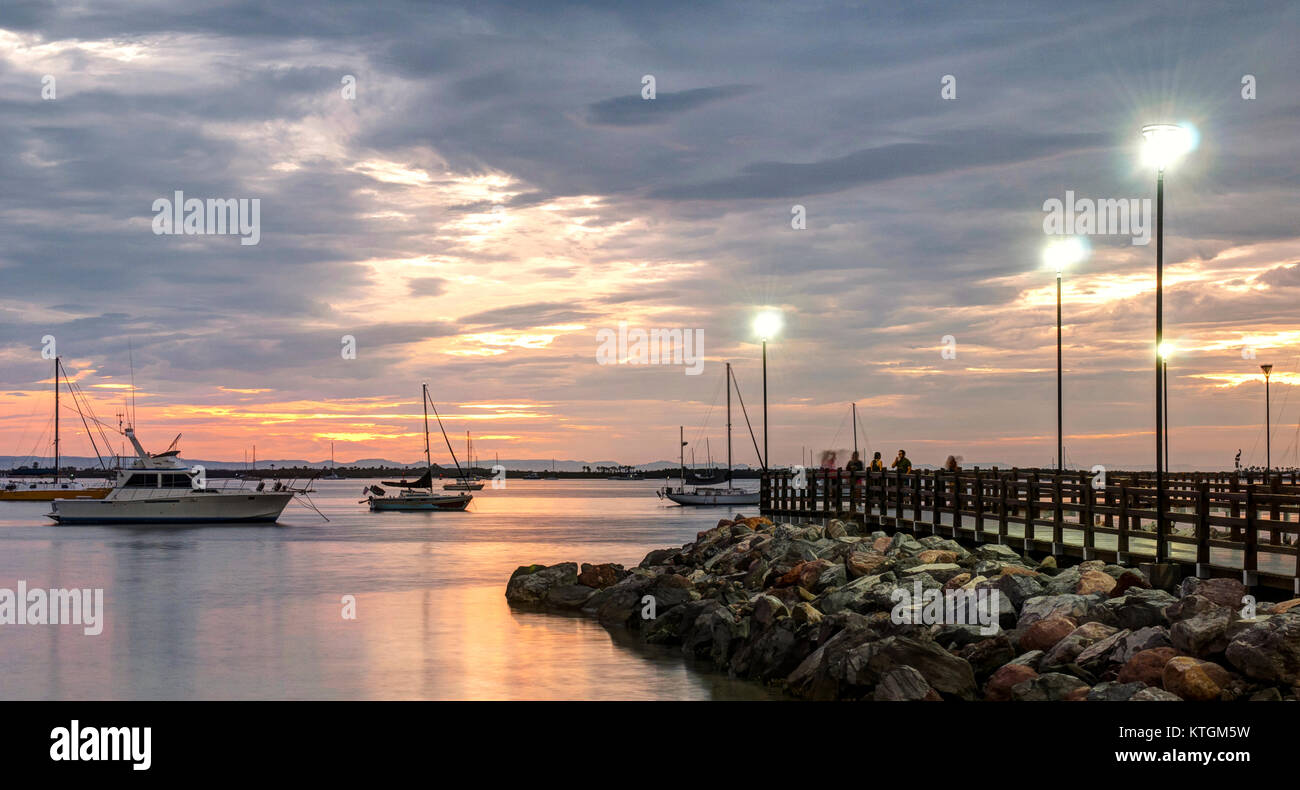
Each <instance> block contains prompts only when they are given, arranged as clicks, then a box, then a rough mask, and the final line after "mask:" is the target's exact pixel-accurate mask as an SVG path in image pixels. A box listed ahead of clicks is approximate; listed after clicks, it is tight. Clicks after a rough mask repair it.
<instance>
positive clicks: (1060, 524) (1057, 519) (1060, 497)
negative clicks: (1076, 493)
mask: <svg viewBox="0 0 1300 790" xmlns="http://www.w3.org/2000/svg"><path fill="white" fill-rule="evenodd" d="M1052 502H1053V504H1054V505H1055V512H1054V514H1053V518H1052V554H1053V555H1057V554H1060V553H1061V552H1062V551H1063V550H1064V547H1065V492H1064V489H1063V488H1062V484H1061V476H1060V475H1052Z"/></svg>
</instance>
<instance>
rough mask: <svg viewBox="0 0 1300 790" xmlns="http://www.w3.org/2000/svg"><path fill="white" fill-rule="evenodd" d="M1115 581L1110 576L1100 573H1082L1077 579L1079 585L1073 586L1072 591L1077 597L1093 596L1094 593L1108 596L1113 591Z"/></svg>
mask: <svg viewBox="0 0 1300 790" xmlns="http://www.w3.org/2000/svg"><path fill="white" fill-rule="evenodd" d="M1115 587H1116V581H1115V580H1114V579H1113V578H1111V576H1110V574H1108V573H1102V572H1101V571H1084V572H1083V575H1082V576H1080V577H1079V583H1078V584H1077V585H1075V587H1074V591H1075V593H1077V594H1079V595H1093V594H1095V593H1102V594H1103V595H1105V594H1108V593H1109V592H1110V591H1111V590H1113V589H1115Z"/></svg>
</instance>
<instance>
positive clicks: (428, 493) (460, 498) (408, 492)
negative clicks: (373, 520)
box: [361, 384, 474, 511]
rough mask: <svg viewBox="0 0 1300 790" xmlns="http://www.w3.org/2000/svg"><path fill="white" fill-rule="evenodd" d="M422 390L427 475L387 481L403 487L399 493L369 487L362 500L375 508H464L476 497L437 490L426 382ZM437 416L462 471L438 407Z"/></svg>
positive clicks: (449, 448) (435, 415)
mask: <svg viewBox="0 0 1300 790" xmlns="http://www.w3.org/2000/svg"><path fill="white" fill-rule="evenodd" d="M420 392H421V396H422V397H423V398H424V403H423V406H424V464H425V467H424V474H423V475H421V476H420V477H419V478H418V479H416V480H414V481H410V482H408V481H406V480H405V479H402V480H398V481H392V480H385V481H383V485H386V486H393V487H394V488H397V489H399V490H398V492H397V493H395V494H390V493H388V492H387V491H386V490H385V489H383V488H380V487H379V486H368V487H367V488H366V490H365V493H366V494H367V496H366V498H365V499H363V500H361V501H362V502H368V503H369V504H370V509H371V510H374V511H387V510H464V509H465V508H466V507H468V506H469V503H470V500H472V499H473V498H474V495H473V494H435V493H434V492H433V459H432V457H431V456H430V454H429V403H430V399H429V385H428V384H422V385H421V389H420ZM433 416H434V417H436V418H437V419H438V427H439V428H440V429H442V438H443V440H444V441H446V442H447V450H448V451H449V452H450V453H451V460H452V461H453V462H455V464H456V471H457V472H460V461H457V460H456V451H455V450H453V449H452V448H451V441H450V440H449V439H447V429H446V428H444V427H443V425H442V418H441V417H439V416H438V408H437V407H436V406H435V407H434V409H433ZM462 476H463V475H462Z"/></svg>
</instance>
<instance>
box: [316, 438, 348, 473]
mask: <svg viewBox="0 0 1300 790" xmlns="http://www.w3.org/2000/svg"><path fill="white" fill-rule="evenodd" d="M342 479H343V478H342V476H340V475H339V473H338V472H337V471H335V470H334V442H330V473H329V474H327V475H322V476H321V480H342Z"/></svg>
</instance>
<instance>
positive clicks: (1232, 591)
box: [1180, 577, 1250, 609]
mask: <svg viewBox="0 0 1300 790" xmlns="http://www.w3.org/2000/svg"><path fill="white" fill-rule="evenodd" d="M1248 592H1250V591H1249V590H1247V589H1246V585H1244V584H1242V583H1241V582H1240V581H1238V580H1236V579H1226V578H1225V579H1197V578H1195V577H1191V578H1187V579H1183V584H1182V587H1181V588H1180V593H1181V595H1180V597H1182V598H1186V597H1187V596H1189V595H1199V596H1201V597H1202V598H1208V599H1210V600H1211V601H1214V602H1215V603H1216V604H1218V605H1219V606H1223V607H1226V608H1228V609H1241V606H1242V604H1241V599H1242V597H1243V596H1244V595H1246V594H1247V593H1248Z"/></svg>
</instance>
